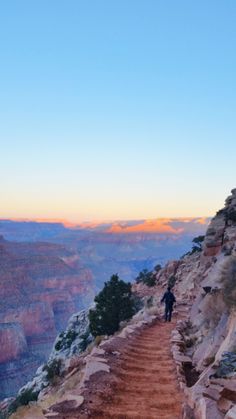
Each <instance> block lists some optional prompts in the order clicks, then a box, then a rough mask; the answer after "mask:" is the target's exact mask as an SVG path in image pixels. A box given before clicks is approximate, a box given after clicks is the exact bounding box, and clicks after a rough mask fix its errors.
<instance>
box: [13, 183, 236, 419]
mask: <svg viewBox="0 0 236 419" xmlns="http://www.w3.org/2000/svg"><path fill="white" fill-rule="evenodd" d="M235 258H236V189H234V190H232V194H231V195H230V197H229V198H227V200H226V204H225V207H224V208H223V209H221V210H220V211H218V213H217V214H216V216H215V217H214V218H213V219H212V221H211V223H210V225H209V227H208V228H207V230H206V234H205V238H204V241H203V242H202V243H201V245H199V248H198V249H197V250H196V249H193V250H192V251H190V252H188V253H187V254H185V255H184V256H182V257H181V258H180V259H178V260H172V261H169V262H168V263H167V264H166V265H165V266H164V268H162V269H160V270H159V272H158V273H155V272H154V275H155V285H154V286H153V287H147V286H146V285H144V284H142V283H138V284H134V285H133V291H134V292H135V293H136V294H138V295H139V296H140V297H141V298H142V300H143V304H144V308H142V309H141V310H140V311H139V313H137V314H136V315H135V316H134V318H133V319H132V320H131V321H130V322H129V323H128V324H127V323H126V324H125V325H121V329H120V331H119V332H118V333H117V334H116V335H115V336H113V337H111V338H107V337H104V338H101V339H102V342H101V343H100V344H99V342H97V343H96V342H95V344H94V343H92V344H90V345H92V346H89V347H88V348H89V350H87V352H83V348H85V347H86V342H85V341H86V340H87V339H88V342H91V339H90V338H91V336H90V335H89V329H88V320H87V315H86V313H85V312H84V313H83V312H81V313H80V314H77V315H76V316H74V317H72V318H71V322H70V323H69V325H68V328H67V329H66V331H65V333H64V334H63V335H61V336H59V337H58V338H57V340H56V342H55V345H54V349H53V352H52V353H51V357H50V359H49V361H48V362H49V365H50V362H51V363H52V362H56V361H57V362H58V360H60V362H61V363H62V366H61V374H59V375H58V381H57V382H54V384H52V383H50V382H48V381H47V379H46V381H45V372H43V370H42V369H41V370H40V369H39V371H38V374H37V376H36V377H35V379H34V380H33V381H32V382H31V383H29V384H28V385H27V386H25V387H24V388H23V389H22V392H25V391H26V390H27V389H28V390H29V389H30V391H37V394H38V392H39V394H38V402H37V403H36V404H35V405H32V406H31V407H28V408H21V409H20V410H19V412H20V415H21V416H20V417H22V418H25V419H26V418H27V419H30V418H31V417H32V414H37V415H38V416H37V417H39V418H45V417H46V418H51V417H53V418H58V419H61V418H62V417H63V418H64V417H67V418H72V417H73V418H74V417H84V418H87V417H91V415H90V414H91V412H93V411H94V412H95V411H97V410H96V409H97V407H96V406H99V403H100V405H101V403H103V405H104V403H109V398H110V397H113V394H115V392H116V389H117V383H118V381H117V380H118V378H117V376H116V374H118V372H119V368H118V369H117V362H118V366H119V361H117V360H118V359H119V356H121V355H122V351H124V352H125V353H127V351H128V350H129V347H130V342H131V343H132V342H134V340H132V334H134V335H135V339H136V340H135V342H136V341H137V343H136V344H137V350H136V349H135V347H133V351H134V354H135V353H136V354H138V351H139V349H138V348H142V345H143V344H142V336H143V327H148V326H147V325H148V324H151V323H152V322H153V321H156V320H155V319H159V320H157V321H159V322H161V323H162V321H161V318H162V315H163V308H162V307H161V305H160V299H161V296H162V295H163V292H164V290H165V289H166V286H167V285H168V283H169V281H170V278H171V281H172V283H173V282H174V292H175V295H176V299H177V306H176V310H175V312H174V317H175V318H177V325H176V330H174V331H173V332H172V338H171V341H170V342H169V343H168V345H171V349H172V353H173V359H174V360H175V363H176V371H177V377H178V381H179V386H180V388H181V389H182V392H183V402H184V403H183V413H182V417H183V418H185V419H223V418H225V419H234V418H235V411H236V316H235V305H236V303H235V301H236V299H235V292H236V291H235V290H236V286H235V281H236V274H235V272H236V268H235V265H236V259H235ZM178 318H179V320H178ZM161 323H160V325H161ZM145 330H146V329H145ZM156 330H157V331H158V327H157V328H156ZM150 333H151V332H150ZM150 333H149V335H148V336H149V337H148V338H146V343H144V346H145V345H147V343H148V342H150V336H151V335H150ZM72 335H73V336H74V337H73V339H72V340H73V342H69V343H68V336H72ZM130 336H131V338H130ZM130 339H131V340H130ZM165 339H166V338H165ZM81 342H82V346H81ZM165 342H166V344H167V342H168V341H167V339H166V340H165ZM96 344H97V345H99V346H98V347H96ZM22 345H24V343H22ZM154 350H155V349H154V348H152V354H153V355H149V357H151V356H152V357H154ZM140 351H142V349H140ZM143 356H144V355H143ZM130 357H131V354H130V353H129V356H128V358H129V359H130ZM147 361H148V360H147ZM124 362H127V363H130V360H127V361H124ZM135 362H136V361H135V357H133V358H132V363H133V364H132V365H133V369H134V368H136V367H137V368H138V369H139V371H141V369H142V371H143V374H144V376H145V368H144V366H143V367H142V368H141V369H140V365H139V360H138V359H137V362H136V364H135ZM160 362H161V361H160ZM51 365H52V364H51ZM122 365H123V367H122V368H125V364H122ZM134 365H136V367H135V366H134ZM114 371H116V373H114ZM114 374H115V375H114ZM139 374H140V372H139ZM104 377H105V378H104ZM109 377H110V378H109ZM142 382H143V383H144V384H143V385H145V380H144V379H143V380H142ZM104 383H105V384H104ZM146 384H147V383H146ZM139 387H140V386H139ZM28 390H27V391H28ZM143 390H144V394H146V392H145V390H146V387H145V388H143ZM139 391H141V388H139ZM144 394H143V395H142V398H145V396H144ZM52 399H53V403H52ZM124 402H125V400H124ZM97 403H98V404H97ZM122 403H123V402H122ZM122 403H121V402H120V405H119V406H118V410H119V409H120V411H121V410H122V405H121V404H122ZM124 406H126V407H127V405H124ZM137 409H138V406H137ZM33 412H34V413H33ZM137 414H138V410H137ZM12 417H13V418H17V417H19V416H17V414H15V415H13V416H12Z"/></svg>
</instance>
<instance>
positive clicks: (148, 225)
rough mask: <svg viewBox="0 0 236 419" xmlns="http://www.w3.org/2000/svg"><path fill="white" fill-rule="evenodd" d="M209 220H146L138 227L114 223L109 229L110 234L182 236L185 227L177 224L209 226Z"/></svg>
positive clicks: (137, 225)
mask: <svg viewBox="0 0 236 419" xmlns="http://www.w3.org/2000/svg"><path fill="white" fill-rule="evenodd" d="M208 222H209V219H208V218H197V219H195V218H184V219H181V218H175V219H174V218H158V219H155V220H144V221H141V222H139V223H138V224H136V225H127V224H125V223H122V222H121V223H119V222H117V223H114V224H113V225H112V226H111V227H110V228H108V229H107V232H108V233H141V232H142V233H170V234H181V233H183V232H184V231H185V228H184V227H182V226H181V227H180V226H176V225H175V224H176V223H181V224H183V223H186V224H187V223H196V224H206V225H207V224H208Z"/></svg>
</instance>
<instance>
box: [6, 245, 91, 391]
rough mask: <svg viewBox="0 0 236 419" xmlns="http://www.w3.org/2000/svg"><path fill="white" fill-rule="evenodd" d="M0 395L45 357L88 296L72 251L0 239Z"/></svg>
mask: <svg viewBox="0 0 236 419" xmlns="http://www.w3.org/2000/svg"><path fill="white" fill-rule="evenodd" d="M0 284H1V286H0V347H1V354H0V398H4V397H8V396H11V395H14V394H15V393H16V391H17V390H18V389H19V388H20V387H21V386H22V385H23V384H24V383H25V382H26V381H28V380H29V379H30V378H31V377H32V376H33V374H34V373H35V371H36V369H37V368H38V366H39V365H40V364H41V363H42V362H44V361H45V360H46V359H47V356H48V354H49V352H50V350H51V347H52V344H53V342H54V340H55V337H56V335H57V333H58V332H59V331H61V330H63V329H64V328H65V326H66V324H67V321H68V318H69V317H70V316H71V314H72V313H74V312H75V311H77V310H78V309H82V308H83V307H84V306H87V304H88V303H90V302H91V301H92V300H93V297H94V284H93V280H92V274H91V272H90V271H89V270H88V269H85V268H84V266H83V265H82V264H81V262H80V260H79V257H78V255H75V254H74V253H73V252H71V251H69V250H67V249H66V248H65V247H63V246H61V245H56V244H49V243H40V242H39V243H37V242H36V243H17V242H9V241H6V240H4V238H3V237H1V238H0Z"/></svg>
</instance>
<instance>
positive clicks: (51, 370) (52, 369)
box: [43, 359, 62, 383]
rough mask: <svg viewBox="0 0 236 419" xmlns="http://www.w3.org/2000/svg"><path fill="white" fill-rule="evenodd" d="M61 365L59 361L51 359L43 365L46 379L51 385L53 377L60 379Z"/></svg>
mask: <svg viewBox="0 0 236 419" xmlns="http://www.w3.org/2000/svg"><path fill="white" fill-rule="evenodd" d="M61 364H62V363H61V359H53V361H50V362H49V363H48V364H45V365H44V367H43V370H44V371H46V372H47V375H46V378H47V380H48V381H49V383H52V382H53V380H54V378H55V377H60V373H61Z"/></svg>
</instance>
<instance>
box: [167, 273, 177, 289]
mask: <svg viewBox="0 0 236 419" xmlns="http://www.w3.org/2000/svg"><path fill="white" fill-rule="evenodd" d="M175 283H176V277H175V276H174V275H172V276H170V277H169V279H168V287H170V288H173V287H174V286H175Z"/></svg>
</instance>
